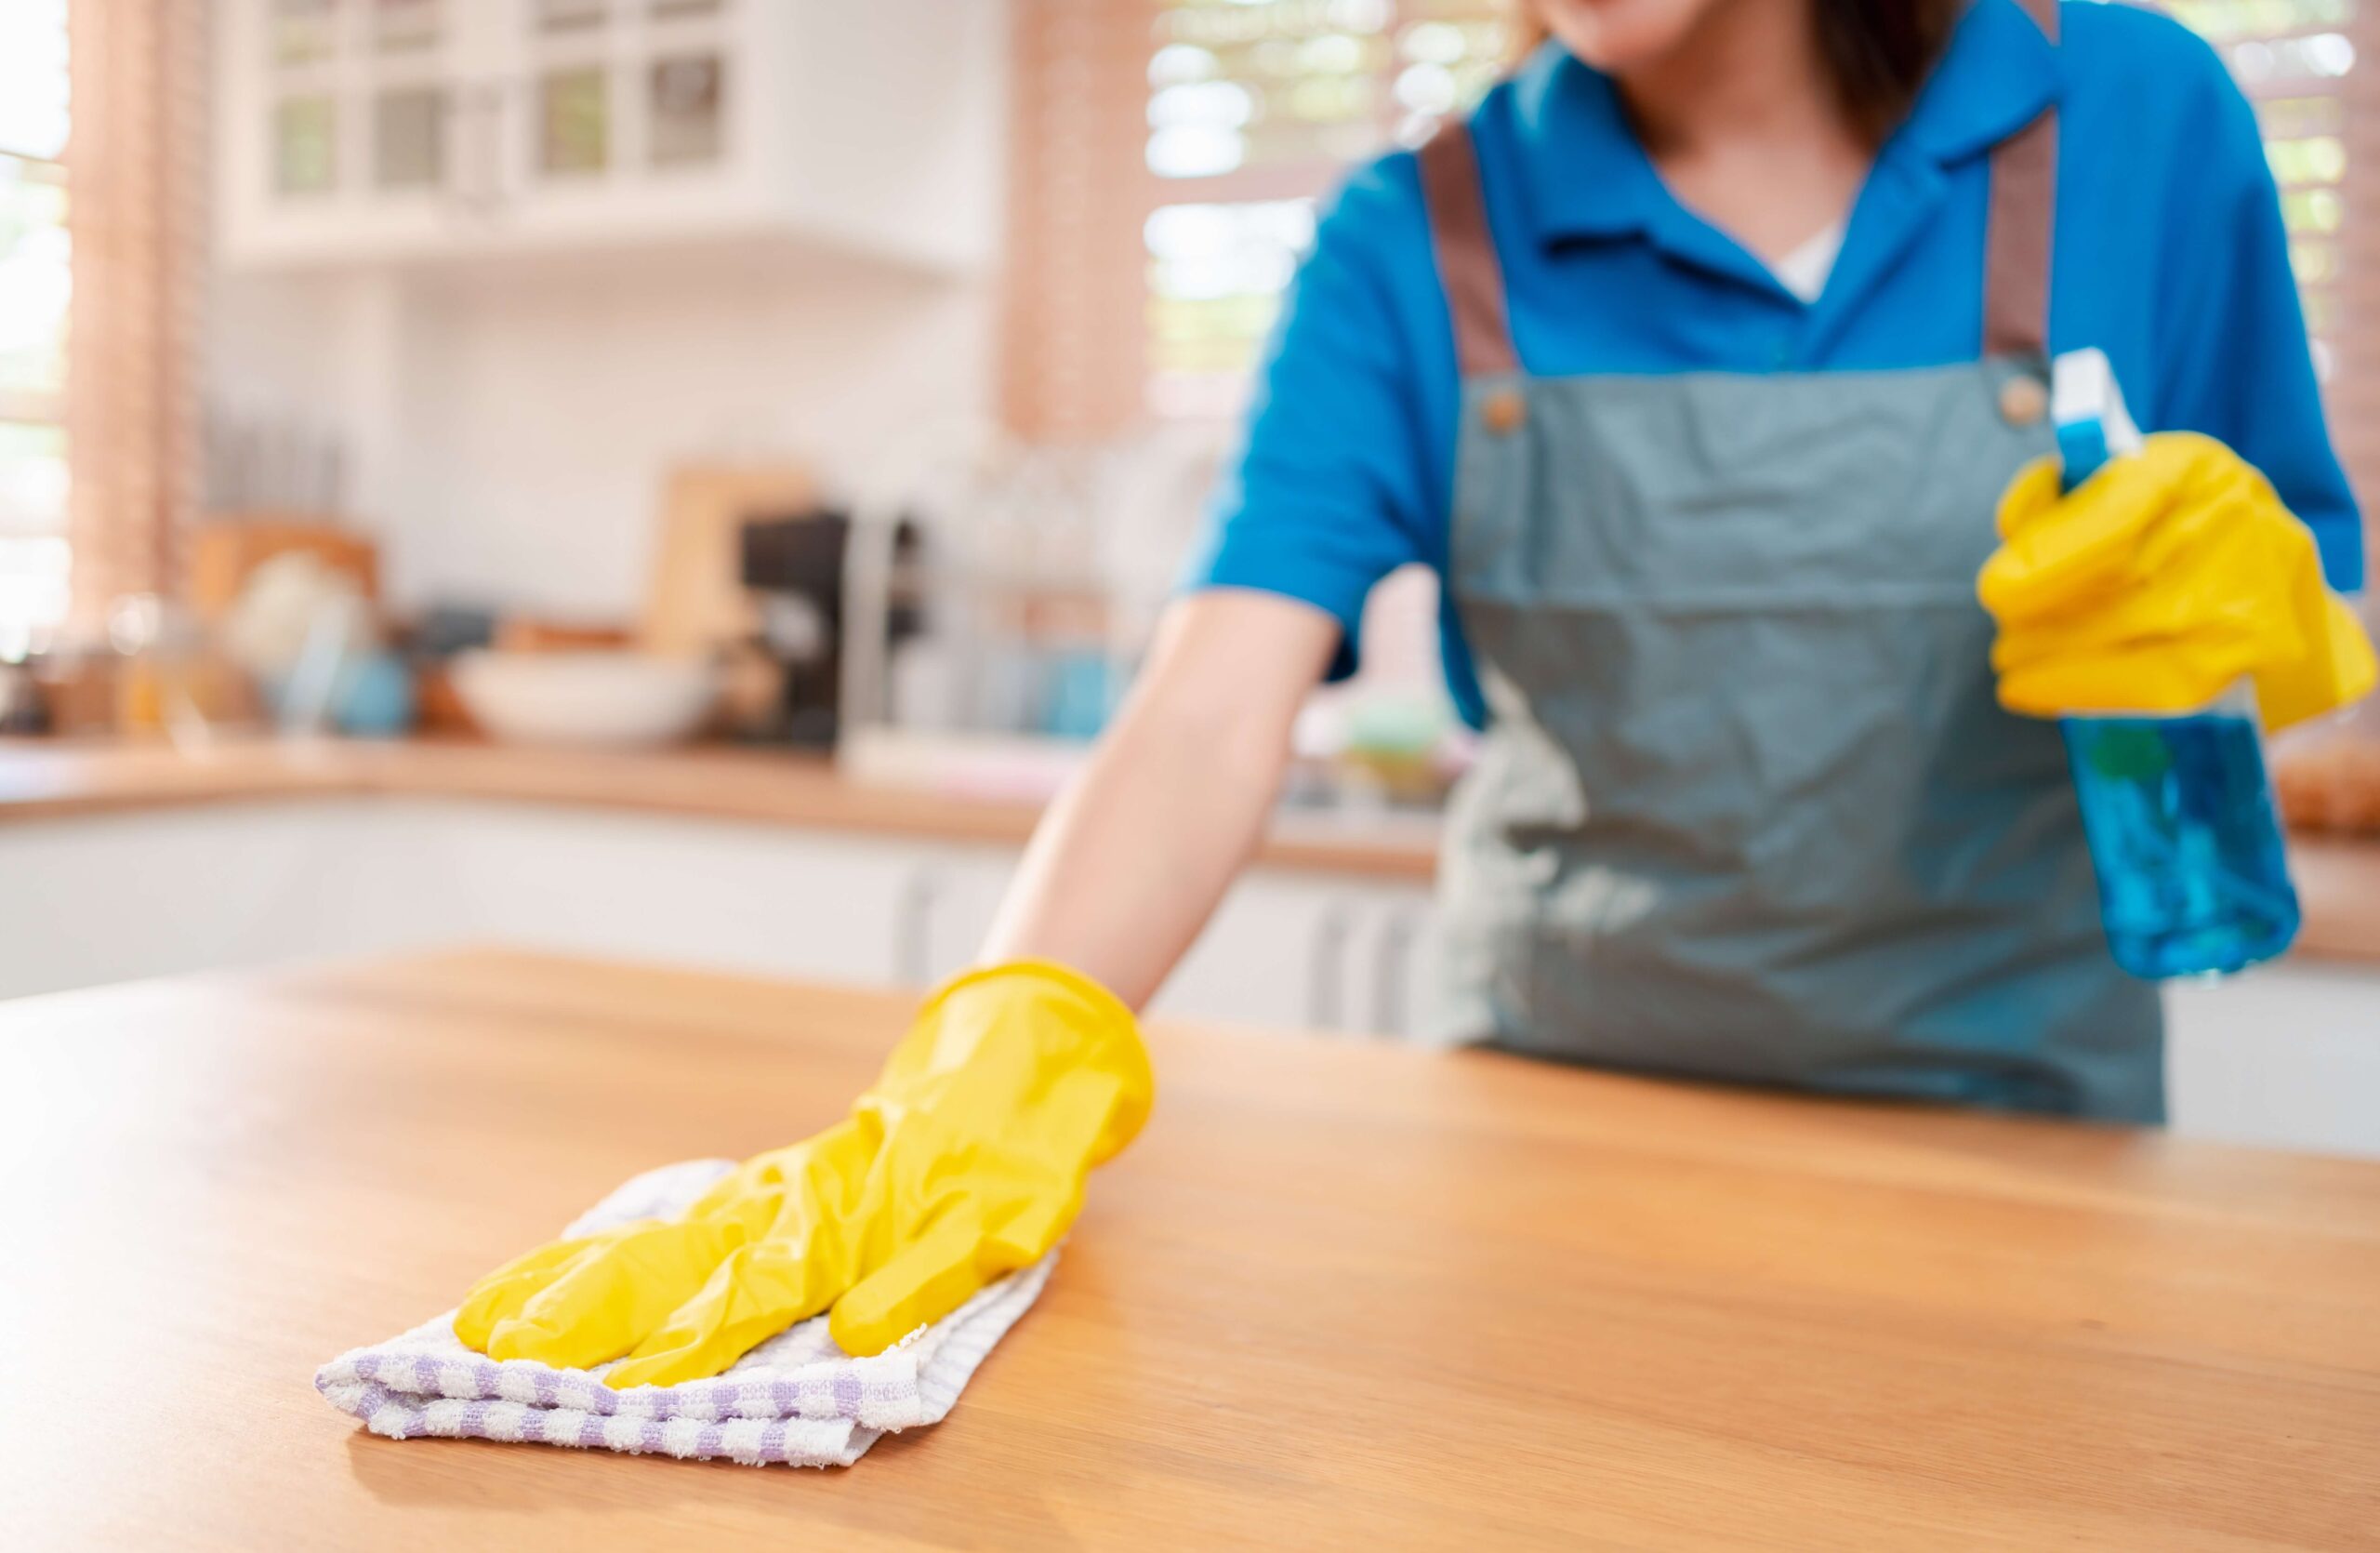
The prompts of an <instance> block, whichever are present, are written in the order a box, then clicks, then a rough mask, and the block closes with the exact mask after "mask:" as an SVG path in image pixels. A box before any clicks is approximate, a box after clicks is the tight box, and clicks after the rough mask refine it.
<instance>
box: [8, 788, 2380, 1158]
mask: <svg viewBox="0 0 2380 1553" xmlns="http://www.w3.org/2000/svg"><path fill="white" fill-rule="evenodd" d="M1015 862H1016V859H1015V855H1014V853H1013V852H1012V850H1010V849H1008V848H1005V847H998V846H971V845H961V844H956V843H940V842H930V841H912V840H907V839H904V838H900V837H887V836H860V835H852V834H846V833H841V832H827V831H817V830H798V829H793V828H790V827H786V826H781V825H769V824H754V823H747V822H740V821H731V820H709V819H698V818H692V817H685V816H662V815H645V814H629V813H622V812H618V811H613V810H603V809H589V808H573V807H565V806H560V805H544V804H522V803H486V802H475V801H460V800H454V801H450V800H434V799H403V798H368V799H367V798H353V799H324V800H319V801H310V802H305V803H273V804H262V803H258V804H224V805H220V806H216V807H205V808H188V809H160V810H149V811H139V812H130V813H122V814H113V815H95V816H79V817H74V818H65V819H55V820H42V821H20V822H16V823H11V824H9V825H6V826H0V879H5V880H6V881H7V883H8V886H9V887H8V888H7V889H6V890H0V996H14V995H20V994H23V993H29V992H38V991H46V990H51V989H63V988H69V987H79V986H89V985H93V984H97V983H100V982H109V981H121V980H126V979H130V978H133V977H138V976H163V975H174V974H183V973H188V972H193V971H205V970H210V969H214V968H218V967H224V966H244V965H262V964H271V963H281V962H290V961H296V960H306V959H316V958H322V957H326V956H350V955H365V954H380V953H390V952H395V951H401V950H406V949H425V948H430V947H435V946H445V945H456V944H464V943H491V942H494V943H509V944H515V945H523V946H528V947H534V948H543V949H553V950H556V951H559V952H564V953H576V954H590V955H606V956H614V957H620V958H626V959H634V960H642V961H663V962H677V963H681V964H686V965H691V966H696V967H704V968H710V969H719V970H728V971H741V972H750V973H755V974H760V975H767V976H800V977H809V978H813V979H819V980H828V981H844V982H859V983H872V984H876V985H881V986H905V987H923V986H925V985H928V984H930V983H932V982H933V981H935V980H938V979H940V978H941V977H942V976H946V975H948V974H950V973H951V972H952V971H955V970H957V969H958V968H959V967H960V966H961V965H963V964H965V963H966V962H967V961H968V959H969V958H970V957H971V956H972V954H973V953H974V950H975V948H976V945H977V944H978V943H979V942H980V940H981V938H982V936H983V933H984V931H985V928H986V927H988V926H989V925H990V923H991V918H992V913H993V911H994V909H996V907H997V905H998V900H999V897H1000V895H1001V893H1002V891H1003V890H1004V889H1005V888H1006V885H1007V883H1008V879H1009V876H1010V874H1011V873H1012V870H1013V869H1014V867H1015ZM1435 932H1436V928H1435V921H1434V916H1433V912H1432V909H1431V906H1430V897H1429V895H1428V892H1427V891H1426V890H1425V889H1423V888H1421V886H1419V885H1417V884H1411V883H1394V882H1382V881H1378V880H1371V879H1363V878H1357V877H1354V876H1345V877H1342V876H1339V875H1335V874H1329V873H1323V872H1307V871H1299V870H1288V869H1257V870H1255V871H1253V872H1251V873H1250V874H1249V875H1248V876H1247V877H1246V878H1244V879H1243V880H1241V882H1240V883H1238V885H1237V886H1236V887H1235V888H1234V890H1233V891H1232V893H1231V895H1230V896H1228V897H1226V899H1225V902H1224V905H1223V909H1222V910H1221V911H1220V912H1218V913H1217V915H1216V918H1215V921H1214V922H1213V923H1211V924H1210V926H1209V928H1208V930H1207V932H1206V934H1205V935H1204V936H1202V937H1201V938H1200V939H1199V941H1198V943H1197V946H1196V947H1195V948H1194V949H1193V950H1192V951H1191V953H1190V955H1189V957H1188V959H1187V960H1186V961H1185V962H1183V966H1182V967H1181V969H1180V970H1179V971H1178V972H1177V973H1176V975H1175V976H1174V977H1173V978H1172V980H1171V981H1170V983H1169V984H1168V985H1167V987H1166V989H1165V990H1164V992H1163V994H1162V995H1161V996H1160V997H1159V999H1158V1001H1157V1011H1158V1012H1160V1013H1164V1014H1170V1015H1180V1016H1183V1017H1191V1018H1199V1019H1210V1020H1219V1021H1227V1022H1231V1023H1236V1024H1243V1025H1252V1026H1260V1027H1273V1028H1280V1029H1290V1028H1294V1029H1316V1030H1320V1031H1323V1032H1325V1033H1334V1032H1335V1033H1339V1034H1342V1035H1344V1036H1346V1037H1347V1038H1349V1039H1400V1038H1411V1037H1412V1036H1413V1035H1414V1033H1415V1032H1416V1031H1417V1030H1418V1029H1420V1025H1421V1015H1422V1012H1423V1008H1424V1000H1425V998H1426V994H1427V987H1428V977H1429V975H1430V965H1431V962H1432V957H1433V955H1434V952H1435V948H1434V946H1435ZM2168 1003H2169V1007H2170V1009H2171V1013H2172V1026H2173V1041H2172V1048H2171V1060H2170V1065H2169V1072H2170V1084H2171V1095H2172V1106H2173V1118H2174V1128H2175V1132H2177V1133H2180V1134H2184V1135H2189V1136H2195V1137H2207V1138H2217V1139H2223V1140H2226V1141H2232V1142H2243V1143H2260V1144H2272V1145H2279V1146H2283V1147H2289V1148H2309V1149H2318V1150H2324V1151H2329V1152H2336V1153H2348V1154H2365V1155H2373V1156H2380V974H2376V973H2374V972H2372V971H2368V970H2350V969H2347V968H2343V967H2337V966H2330V965H2323V964H2320V963H2313V962H2308V963H2304V964H2289V965H2281V966H2272V967H2267V968H2264V969H2262V970H2259V971H2257V972H2255V973H2254V974H2252V975H2250V976H2243V977H2241V978H2240V979H2238V980H2236V981H2232V982H2227V983H2224V984H2221V985H2217V986H2211V987H2202V986H2185V987H2179V988H2176V989H2173V991H2172V992H2171V994H2170V996H2169V999H2168Z"/></svg>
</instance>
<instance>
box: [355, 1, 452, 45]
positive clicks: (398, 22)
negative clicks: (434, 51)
mask: <svg viewBox="0 0 2380 1553" xmlns="http://www.w3.org/2000/svg"><path fill="white" fill-rule="evenodd" d="M438 34H439V26H438V0H377V3H376V4H375V5H374V6H373V7H372V43H373V46H374V47H376V48H377V49H378V50H379V51H380V52H381V53H383V54H416V53H420V52H422V51H423V50H425V49H430V48H435V47H437V46H438Z"/></svg>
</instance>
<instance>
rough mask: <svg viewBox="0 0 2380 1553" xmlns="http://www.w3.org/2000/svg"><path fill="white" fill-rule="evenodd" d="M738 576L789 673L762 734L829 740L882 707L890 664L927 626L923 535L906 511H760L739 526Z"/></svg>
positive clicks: (763, 648) (769, 651)
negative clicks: (876, 514)
mask: <svg viewBox="0 0 2380 1553" xmlns="http://www.w3.org/2000/svg"><path fill="white" fill-rule="evenodd" d="M738 548H739V568H740V580H741V581H742V583H743V585H744V587H745V588H746V589H747V590H748V591H750V592H751V593H752V595H753V597H754V599H755V601H756V602H757V604H759V614H760V634H759V638H758V642H757V646H758V648H759V650H760V652H761V653H762V654H763V655H764V656H765V657H767V658H768V659H769V660H770V661H771V662H772V663H773V664H774V666H775V667H776V669H777V670H778V671H779V673H780V675H781V677H782V690H781V694H780V695H779V696H778V697H776V698H775V705H774V709H773V710H771V711H770V712H769V713H768V714H767V715H765V716H763V717H762V718H760V720H759V721H758V722H757V723H755V724H753V725H751V726H748V727H747V728H746V730H745V732H746V734H747V737H752V738H754V739H757V740H760V741H764V742H770V743H779V744H791V745H798V746H801V747H804V748H808V749H817V750H824V749H831V748H832V747H833V746H834V744H835V741H836V739H837V738H838V737H840V734H841V733H842V731H843V730H844V729H845V727H847V726H848V725H850V724H851V723H853V721H855V720H862V719H866V718H868V717H873V716H879V715H881V712H882V701H883V685H884V666H885V665H886V664H887V663H888V662H889V661H890V659H891V657H892V653H893V648H894V647H895V646H897V645H898V644H900V643H902V642H904V641H906V640H907V639H909V638H910V637H912V636H915V635H917V634H919V632H920V631H921V630H923V629H924V626H925V610H924V604H923V590H922V588H921V587H920V586H919V584H918V580H917V579H918V578H919V575H920V573H921V568H922V560H923V551H924V538H923V534H922V532H921V531H920V530H919V526H918V524H916V523H914V522H913V521H911V520H909V519H907V518H893V519H870V520H859V519H855V518H854V517H853V514H852V513H851V512H849V511H841V510H839V509H831V508H816V509H812V510H810V511H801V512H795V513H790V514H785V515H779V516H768V517H760V518H756V519H754V520H753V521H751V522H749V523H747V524H745V525H744V527H743V529H742V531H741V533H740V535H739V547H738Z"/></svg>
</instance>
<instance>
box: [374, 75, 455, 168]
mask: <svg viewBox="0 0 2380 1553" xmlns="http://www.w3.org/2000/svg"><path fill="white" fill-rule="evenodd" d="M445 174H446V94H445V93H444V92H443V91H441V90H439V89H438V88H437V87H435V86H409V87H406V88H404V89H403V90H401V91H388V92H382V93H381V94H380V96H379V99H378V100H377V101H376V102H374V103H373V105H372V179H373V181H374V182H376V183H377V184H378V185H379V186H380V187H381V188H383V189H422V188H429V187H432V186H434V185H436V184H438V183H441V182H443V181H444V179H445Z"/></svg>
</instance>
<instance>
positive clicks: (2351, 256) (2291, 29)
mask: <svg viewBox="0 0 2380 1553" xmlns="http://www.w3.org/2000/svg"><path fill="white" fill-rule="evenodd" d="M2162 9H2163V10H2165V11H2166V12H2168V13H2169V14H2170V15H2172V16H2174V17H2175V19H2176V20H2180V21H2182V22H2183V23H2185V24H2186V25H2188V27H2190V28H2191V29H2193V30H2194V31H2196V32H2197V33H2199V34H2200V35H2201V36H2202V37H2204V38H2205V39H2206V40H2207V41H2208V42H2210V43H2212V44H2214V45H2215V46H2216V48H2218V49H2219V50H2221V52H2222V54H2223V56H2224V58H2225V59H2226V60H2228V61H2229V63H2230V66H2231V73H2232V75H2233V77H2234V78H2236V79H2237V80H2238V81H2239V83H2240V85H2241V88H2242V89H2243V90H2245V91H2246V92H2247V94H2248V98H2249V100H2251V101H2252V102H2254V104H2255V108H2256V117H2257V121H2258V122H2259V124H2260V125H2261V126H2263V129H2264V137H2265V153H2266V155H2267V156H2268V158H2269V159H2270V161H2271V163H2272V171H2273V178H2274V180H2275V181H2276V182H2278V183H2279V184H2280V185H2281V217H2282V219H2283V220H2285V221H2286V222H2287V223H2288V226H2289V251H2290V261H2291V263H2292V265H2293V266H2294V269H2295V270H2296V272H2297V285H2298V289H2299V292H2300V294H2301V296H2302V297H2303V298H2304V299H2305V305H2306V327H2307V333H2308V334H2309V335H2311V336H2312V338H2313V344H2314V365H2315V366H2316V368H2317V370H2319V371H2320V372H2321V376H2322V381H2323V399H2324V402H2325V405H2326V406H2327V408H2328V411H2329V415H2330V423H2331V435H2332V437H2333V439H2334V441H2335V442H2336V444H2337V445H2338V450H2339V457H2340V458H2341V459H2342V460H2344V461H2345V463H2346V464H2347V473H2348V475H2349V477H2350V478H2351V479H2352V480H2353V481H2354V483H2355V486H2356V489H2357V490H2358V491H2359V492H2360V494H2361V495H2362V497H2363V501H2364V508H2365V514H2364V516H2365V522H2366V523H2367V524H2371V525H2373V533H2374V534H2380V512H2375V511H2374V509H2375V507H2380V429H2375V428H2373V425H2372V420H2373V412H2374V410H2375V409H2380V338H2375V337H2374V336H2373V330H2372V328H2371V325H2370V323H2369V321H2368V320H2367V319H2363V318H2360V317H2359V316H2358V309H2357V306H2356V302H2355V299H2354V297H2355V287H2354V285H2353V284H2352V283H2351V280H2350V277H2351V276H2352V275H2353V274H2355V273H2357V272H2361V271H2365V270H2369V269H2370V268H2371V266H2372V264H2373V262H2380V255H2375V256H2374V257H2373V259H2362V258H2361V257H2360V256H2361V253H2362V251H2363V249H2364V247H2365V245H2366V243H2367V242H2368V240H2364V239H2360V234H2359V231H2358V228H2357V226H2356V224H2355V223H2354V222H2353V221H2351V220H2350V219H2349V217H2350V215H2351V213H2352V211H2353V210H2354V209H2355V208H2357V207H2359V206H2366V205H2371V204H2374V203H2380V201H2375V197H2374V196H2373V195H2372V194H2370V193H2368V192H2359V191H2358V190H2357V189H2356V187H2355V185H2356V183H2357V181H2358V180H2359V179H2369V178H2370V177H2372V176H2373V175H2374V174H2375V173H2380V167H2366V166H2361V165H2360V164H2359V165H2356V166H2350V155H2349V149H2348V148H2349V147H2350V146H2352V145H2354V144H2355V143H2356V142H2357V139H2358V134H2359V133H2360V132H2368V130H2367V131H2359V128H2358V125H2359V123H2360V120H2359V119H2358V114H2359V113H2361V112H2362V111H2363V101H2364V100H2366V99H2368V98H2370V97H2371V96H2372V94H2373V90H2374V87H2375V86H2376V85H2380V78H2375V76H2374V74H2373V72H2372V71H2370V70H2369V69H2363V70H2359V69H2358V68H2357V66H2358V62H2359V60H2358V55H2359V52H2360V50H2359V47H2358V46H2359V44H2360V43H2368V42H2369V40H2370V38H2371V34H2372V29H2373V25H2374V23H2375V22H2380V7H2373V6H2371V5H2370V4H2369V3H2368V0H2367V3H2366V4H2365V5H2364V6H2363V7H2359V5H2358V0H2166V3H2165V4H2164V5H2163V6H2162Z"/></svg>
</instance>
